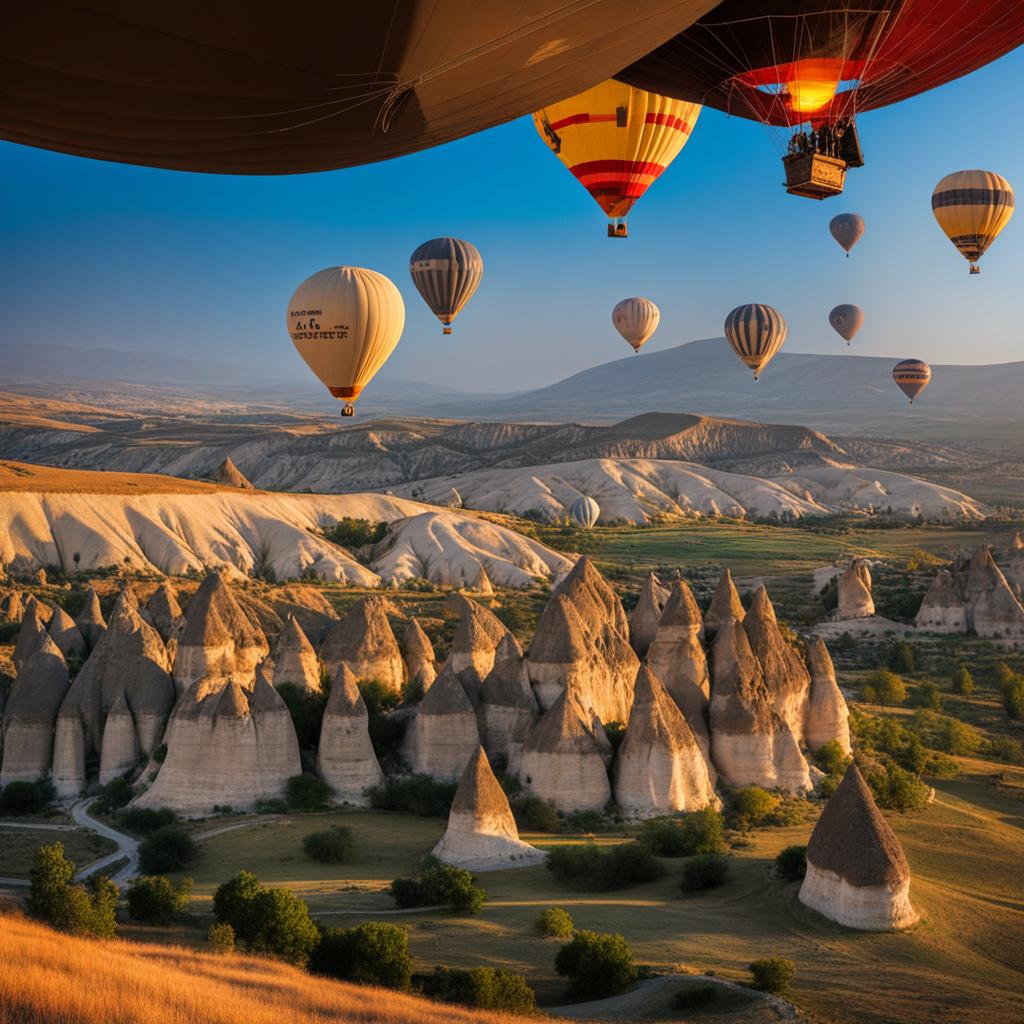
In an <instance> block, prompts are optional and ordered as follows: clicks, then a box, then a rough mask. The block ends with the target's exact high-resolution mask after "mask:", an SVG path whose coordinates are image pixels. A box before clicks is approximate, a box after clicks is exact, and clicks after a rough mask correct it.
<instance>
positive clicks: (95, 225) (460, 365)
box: [0, 49, 1024, 391]
mask: <svg viewBox="0 0 1024 1024" xmlns="http://www.w3.org/2000/svg"><path fill="white" fill-rule="evenodd" d="M1022 84H1024V49H1022V50H1018V51H1016V52H1014V53H1011V54H1009V55H1008V56H1007V57H1004V58H1003V59H1002V60H1001V61H998V62H996V63H995V64H992V65H990V66H989V67H987V68H983V69H982V70H980V71H978V72H975V73H974V74H973V75H970V76H968V77H967V78H964V79H961V80H959V81H957V82H953V83H951V84H949V85H947V86H944V87H942V88H941V89H938V90H935V91H933V92H931V93H928V94H926V95H924V96H921V97H917V98H915V99H912V100H909V101H907V102H905V103H902V104H899V105H897V106H895V107H891V108H887V109H885V110H882V111H876V112H872V113H869V114H866V115H864V116H863V117H862V118H861V121H860V130H861V139H862V142H863V145H864V149H865V154H866V159H867V165H866V166H865V167H864V168H862V169H860V170H854V171H851V172H850V173H849V174H848V176H847V188H846V194H845V196H843V197H840V198H837V199H831V200H828V201H826V202H823V203H816V202H813V201H811V200H804V199H797V198H794V197H790V196H787V195H786V194H785V191H784V189H783V188H782V187H781V185H780V182H781V180H782V167H781V164H780V162H779V156H780V152H779V149H778V140H777V138H776V137H775V136H774V135H773V133H772V132H771V131H769V130H768V129H766V128H763V127H761V126H760V125H756V124H753V123H750V122H747V121H743V120H740V119H738V118H728V117H726V116H725V115H723V114H720V113H718V112H717V111H714V110H705V111H704V112H703V113H702V114H701V117H700V120H699V122H698V124H697V126H696V129H695V130H694V133H693V136H692V137H691V139H690V142H689V144H688V145H687V147H686V148H685V149H684V150H683V152H682V154H681V155H680V156H679V157H678V158H677V159H676V161H675V163H674V164H673V165H672V166H671V167H670V168H669V170H668V171H667V172H666V173H665V174H664V175H663V177H662V178H661V179H660V180H659V181H658V182H657V183H656V184H655V185H654V186H653V188H652V189H651V191H650V192H649V193H648V194H647V195H646V196H645V197H644V198H643V199H642V200H641V201H640V202H639V203H638V204H637V206H636V208H635V209H634V212H633V213H632V214H631V215H630V232H631V237H630V238H629V239H628V240H625V241H620V240H612V239H607V238H606V237H605V236H604V223H605V221H604V218H603V215H602V213H601V211H600V209H599V208H598V207H597V205H596V204H595V203H594V202H593V200H591V199H590V197H589V196H588V195H587V194H586V192H584V190H583V189H582V188H581V187H580V186H579V185H578V184H577V183H576V181H575V180H574V179H573V178H572V177H571V175H570V174H569V173H568V171H566V170H565V169H564V168H563V167H562V165H561V164H560V163H559V162H558V161H557V159H556V158H555V157H554V156H553V155H552V154H551V153H550V152H549V151H548V150H547V148H546V147H545V146H544V145H543V143H542V142H541V141H540V139H539V138H538V137H537V136H536V133H535V131H534V128H533V125H532V121H531V120H530V119H529V118H522V119H520V120H518V121H515V122H512V123H510V124H507V125H503V126H500V127H498V128H495V129H492V130H490V131H488V132H484V133H481V134H479V135H476V136H473V137H471V138H468V139H463V140H460V141H458V142H455V143H451V144H449V145H447V146H442V147H439V148H437V149H434V150H429V151H426V152H424V153H419V154H414V155H412V156H408V157H403V158H401V159H398V160H393V161H389V162H387V163H383V164H373V165H370V166H366V167H358V168H352V169H349V170H341V171H333V172H330V173H324V174H314V175H299V176H288V177H276V178H243V177H229V176H219V175H196V174H183V173H179V172H173V171H160V170H153V169H148V168H137V167H129V166H125V165H120V164H108V163H101V162H97V161H91V160H83V159H79V158H75V157H69V156H62V155H59V154H54V153H46V152H43V151H41V150H34V149H30V148H25V147H21V146H15V145H10V144H0V204H2V217H0V243H2V245H0V342H38V343H46V342H59V343H62V344H72V345H81V346H107V347H114V348H137V349H162V350H165V351H173V352H177V353H180V354H183V355H189V356H193V357H196V358H201V359H211V360H217V361H228V362H231V361H235V360H248V361H258V362H261V363H264V364H267V365H272V366H275V367H277V366H280V367H282V368H283V369H285V370H287V372H289V373H291V374H295V375H298V374H300V373H302V372H304V368H303V367H302V364H301V363H300V361H299V360H298V357H297V356H295V355H294V353H293V351H292V348H291V344H290V341H289V339H288V336H287V334H286V332H285V328H284V311H285V306H286V303H287V300H288V297H289V296H290V294H291V292H292V290H293V289H294V287H295V286H296V285H297V284H298V283H299V282H300V281H301V280H302V279H303V278H305V277H306V276H308V275H309V274H311V273H313V272H315V271H317V270H319V269H321V268H323V267H325V266H330V265H334V264H339V263H348V264H354V265H357V266H364V267H371V268H373V269H375V270H378V271H380V272H382V273H385V274H387V275H388V276H389V277H391V278H392V280H394V281H395V283H396V284H397V285H398V287H399V288H400V289H401V291H402V294H403V295H404V297H405V300H406V307H407V325H406V331H405V335H404V337H403V339H402V341H401V343H400V345H399V347H398V349H397V350H396V352H395V355H394V356H393V357H392V359H391V361H390V362H389V363H388V365H387V366H386V367H385V370H384V371H383V373H384V374H385V375H387V376H391V377H403V378H406V379H412V380H422V381H425V382H433V383H439V384H449V385H452V386H457V387H468V388H472V389H481V390H495V391H508V390H512V389H517V388H526V387H532V386H538V385H543V384H547V383H551V382H552V381H554V380H556V379H558V378H561V377H563V376H565V375H567V374H569V373H572V372H575V371H577V370H580V369H584V368H586V367H588V366H593V365H595V364H598V363H602V362H606V361H607V360H610V359H615V358H619V357H621V356H623V355H626V354H628V349H627V347H626V344H625V342H624V341H622V340H621V338H619V336H618V335H617V334H616V333H615V331H614V329H613V328H612V326H611V322H610V313H611V308H612V306H613V305H614V304H615V302H617V301H618V300H619V299H621V298H624V297H626V296H629V295H636V294H639V295H646V296H648V297H649V298H651V299H653V300H654V301H655V302H657V303H658V305H659V306H660V308H661V311H662V322H661V327H660V328H659V330H658V333H657V334H656V335H655V336H654V338H653V339H652V341H651V342H649V343H648V347H649V348H650V349H657V348H667V347H671V346H673V345H678V344H680V343H682V342H685V341H690V340H693V339H695V338H703V337H711V336H717V335H719V334H721V331H722V321H723V319H724V317H725V314H726V313H728V311H729V310H730V309H731V308H732V307H734V306H736V305H739V304H740V303H743V302H750V301H755V302H767V303H770V304H771V305H773V306H775V307H776V308H778V309H779V310H780V311H781V312H782V313H783V314H784V315H785V317H786V319H787V320H788V322H789V328H790V332H789V339H788V340H787V342H786V350H787V351H803V352H837V353H838V352H840V351H843V350H844V346H843V345H842V342H841V341H840V339H839V338H838V336H837V335H835V334H833V332H832V331H831V329H830V328H829V326H828V324H827V321H826V317H827V314H828V311H829V310H830V309H831V308H832V307H833V306H834V305H836V304H837V303H840V302H854V303H857V304H859V305H860V306H861V307H862V308H863V309H864V311H865V314H866V324H865V327H864V329H863V330H862V332H861V334H860V335H859V336H858V338H857V339H856V341H855V343H854V350H855V351H857V352H860V353H863V354H868V355H885V356H892V357H895V358H903V357H905V356H910V355H913V356H918V357H921V358H924V359H927V360H929V361H931V362H1002V361H1008V360H1015V359H1019V358H1022V356H1021V350H1022V340H1024V339H1022V337H1021V330H1020V315H1019V308H1020V291H1021V287H1022V279H1024V278H1022V270H1024V214H1022V213H1020V212H1018V214H1017V216H1016V218H1015V220H1014V221H1011V223H1010V225H1009V226H1008V227H1007V229H1006V230H1005V231H1004V232H1003V235H1002V236H1001V237H1000V238H999V239H998V241H997V242H996V243H995V244H994V245H993V247H992V249H991V250H990V251H989V253H988V254H987V255H986V256H985V258H984V259H983V261H982V274H981V276H980V277H969V276H968V273H967V265H966V263H965V262H964V260H963V259H962V258H961V257H960V256H959V254H958V253H957V252H956V251H955V250H954V249H953V248H952V246H951V245H950V244H949V243H948V241H946V239H945V238H944V236H943V235H942V234H941V233H940V231H939V229H938V227H937V225H936V224H935V222H934V220H933V218H932V214H931V208H930V204H929V199H930V195H931V191H932V188H933V187H934V185H935V183H936V182H937V181H938V179H939V178H940V177H942V176H943V175H944V174H946V173H948V172H950V171H953V170H960V169H962V168H969V167H982V168H986V169H989V170H994V171H998V172H999V173H1001V174H1003V175H1004V176H1005V177H1007V178H1008V179H1009V180H1010V181H1011V183H1013V184H1015V185H1016V186H1017V188H1018V191H1019V192H1020V193H1021V194H1022V195H1024V136H1022V134H1021V132H1020V114H1019V110H1018V109H1017V108H1016V106H1015V104H1016V97H1017V96H1018V95H1019V93H1020V89H1021V86H1022ZM845 210H853V211H856V212H859V213H861V214H862V215H863V216H864V217H865V219H866V220H867V225H868V226H867V232H866V234H865V236H864V238H863V239H862V241H861V243H860V245H859V246H858V247H857V248H856V249H855V250H854V252H853V255H852V257H851V258H850V259H849V260H846V259H844V258H843V253H842V250H841V249H840V248H839V247H838V246H837V245H836V244H835V243H834V242H833V241H832V239H831V237H830V236H829V234H828V230H827V224H828V221H829V219H830V218H831V217H832V216H833V215H834V214H836V213H839V212H842V211H845ZM437 235H456V236H460V237H463V238H466V239H468V240H470V241H472V242H473V243H475V244H476V245H477V246H478V248H479V249H480V250H481V252H482V254H483V257H484V263H485V276H484V282H483V284H482V286H481V288H480V290H479V292H478V293H477V295H476V296H475V297H474V299H473V300H472V302H471V303H470V305H469V306H468V307H467V308H466V310H465V311H464V312H463V313H462V315H461V316H460V317H459V319H458V321H457V322H456V327H455V333H454V334H453V335H452V336H451V337H450V338H443V337H442V335H441V332H440V325H439V324H438V323H437V321H436V320H435V319H434V318H433V317H432V316H431V315H430V314H429V312H428V311H427V309H426V307H425V306H424V305H423V303H422V300H421V299H420V298H419V295H418V294H417V293H416V291H415V289H414V288H413V287H412V283H411V281H410V279H409V274H408V257H409V254H410V253H411V252H412V250H413V249H414V248H415V247H416V245H418V244H419V243H420V242H422V241H423V240H425V239H427V238H431V237H434V236H437ZM640 358H642V356H641V357H640ZM0 377H2V368H0Z"/></svg>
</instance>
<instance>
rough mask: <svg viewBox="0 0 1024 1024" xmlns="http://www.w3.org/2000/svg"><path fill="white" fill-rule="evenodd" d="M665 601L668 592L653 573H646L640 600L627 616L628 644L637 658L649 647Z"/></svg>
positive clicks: (656, 629)
mask: <svg viewBox="0 0 1024 1024" xmlns="http://www.w3.org/2000/svg"><path fill="white" fill-rule="evenodd" d="M667 600H668V591H667V590H666V589H665V587H663V586H662V585H661V583H659V582H658V577H657V576H655V575H654V573H653V572H652V573H648V575H647V579H645V580H644V582H643V585H642V586H641V587H640V600H638V601H637V603H636V607H635V608H634V609H633V611H632V614H631V615H630V616H629V642H630V643H631V644H632V645H633V650H634V651H636V654H637V657H638V658H642V657H643V656H644V655H645V654H646V653H647V648H648V647H650V646H651V643H652V641H653V640H654V634H655V633H656V632H657V631H658V623H659V621H661V612H662V609H663V608H664V607H665V602H666V601H667Z"/></svg>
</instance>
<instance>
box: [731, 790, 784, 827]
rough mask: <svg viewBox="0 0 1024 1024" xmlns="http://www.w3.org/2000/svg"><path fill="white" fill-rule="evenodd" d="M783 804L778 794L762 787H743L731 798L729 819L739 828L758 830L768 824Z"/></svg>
mask: <svg viewBox="0 0 1024 1024" xmlns="http://www.w3.org/2000/svg"><path fill="white" fill-rule="evenodd" d="M781 803H782V798H781V797H780V796H779V795H778V794H776V793H769V792H768V790H766V789H762V788H761V787H760V786H743V787H742V788H741V789H737V790H734V791H733V793H732V795H731V796H730V797H729V817H730V819H731V820H732V821H733V822H734V823H735V825H736V826H737V827H738V828H744V829H746V828H756V827H757V826H758V825H764V824H766V823H767V821H768V819H769V818H770V817H771V815H772V814H773V813H774V812H775V811H777V810H778V809H779V806H780V805H781Z"/></svg>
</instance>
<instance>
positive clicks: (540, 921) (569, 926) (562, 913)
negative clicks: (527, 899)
mask: <svg viewBox="0 0 1024 1024" xmlns="http://www.w3.org/2000/svg"><path fill="white" fill-rule="evenodd" d="M574 928H575V926H574V925H573V923H572V918H571V917H570V916H569V912H568V911H567V910H563V909H562V908H561V907H548V908H547V910H542V911H541V912H540V915H539V916H538V917H537V931H538V932H540V934H541V935H543V936H545V937H546V938H554V939H568V938H569V937H570V936H571V935H572V933H573V930H574Z"/></svg>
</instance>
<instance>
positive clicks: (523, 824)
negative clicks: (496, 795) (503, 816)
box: [512, 794, 559, 832]
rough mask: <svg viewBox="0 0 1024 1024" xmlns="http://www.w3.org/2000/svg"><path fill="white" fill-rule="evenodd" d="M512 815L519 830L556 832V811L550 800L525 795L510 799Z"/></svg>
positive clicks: (557, 822) (557, 821) (557, 823)
mask: <svg viewBox="0 0 1024 1024" xmlns="http://www.w3.org/2000/svg"><path fill="white" fill-rule="evenodd" d="M512 815H513V817H514V818H515V819H516V825H517V826H518V828H519V831H520V832H557V831H558V826H559V820H558V811H557V810H555V805H554V804H553V803H551V801H550V800H543V799H541V797H539V796H533V795H530V794H528V795H526V796H520V797H517V798H516V799H515V800H514V801H512Z"/></svg>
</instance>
